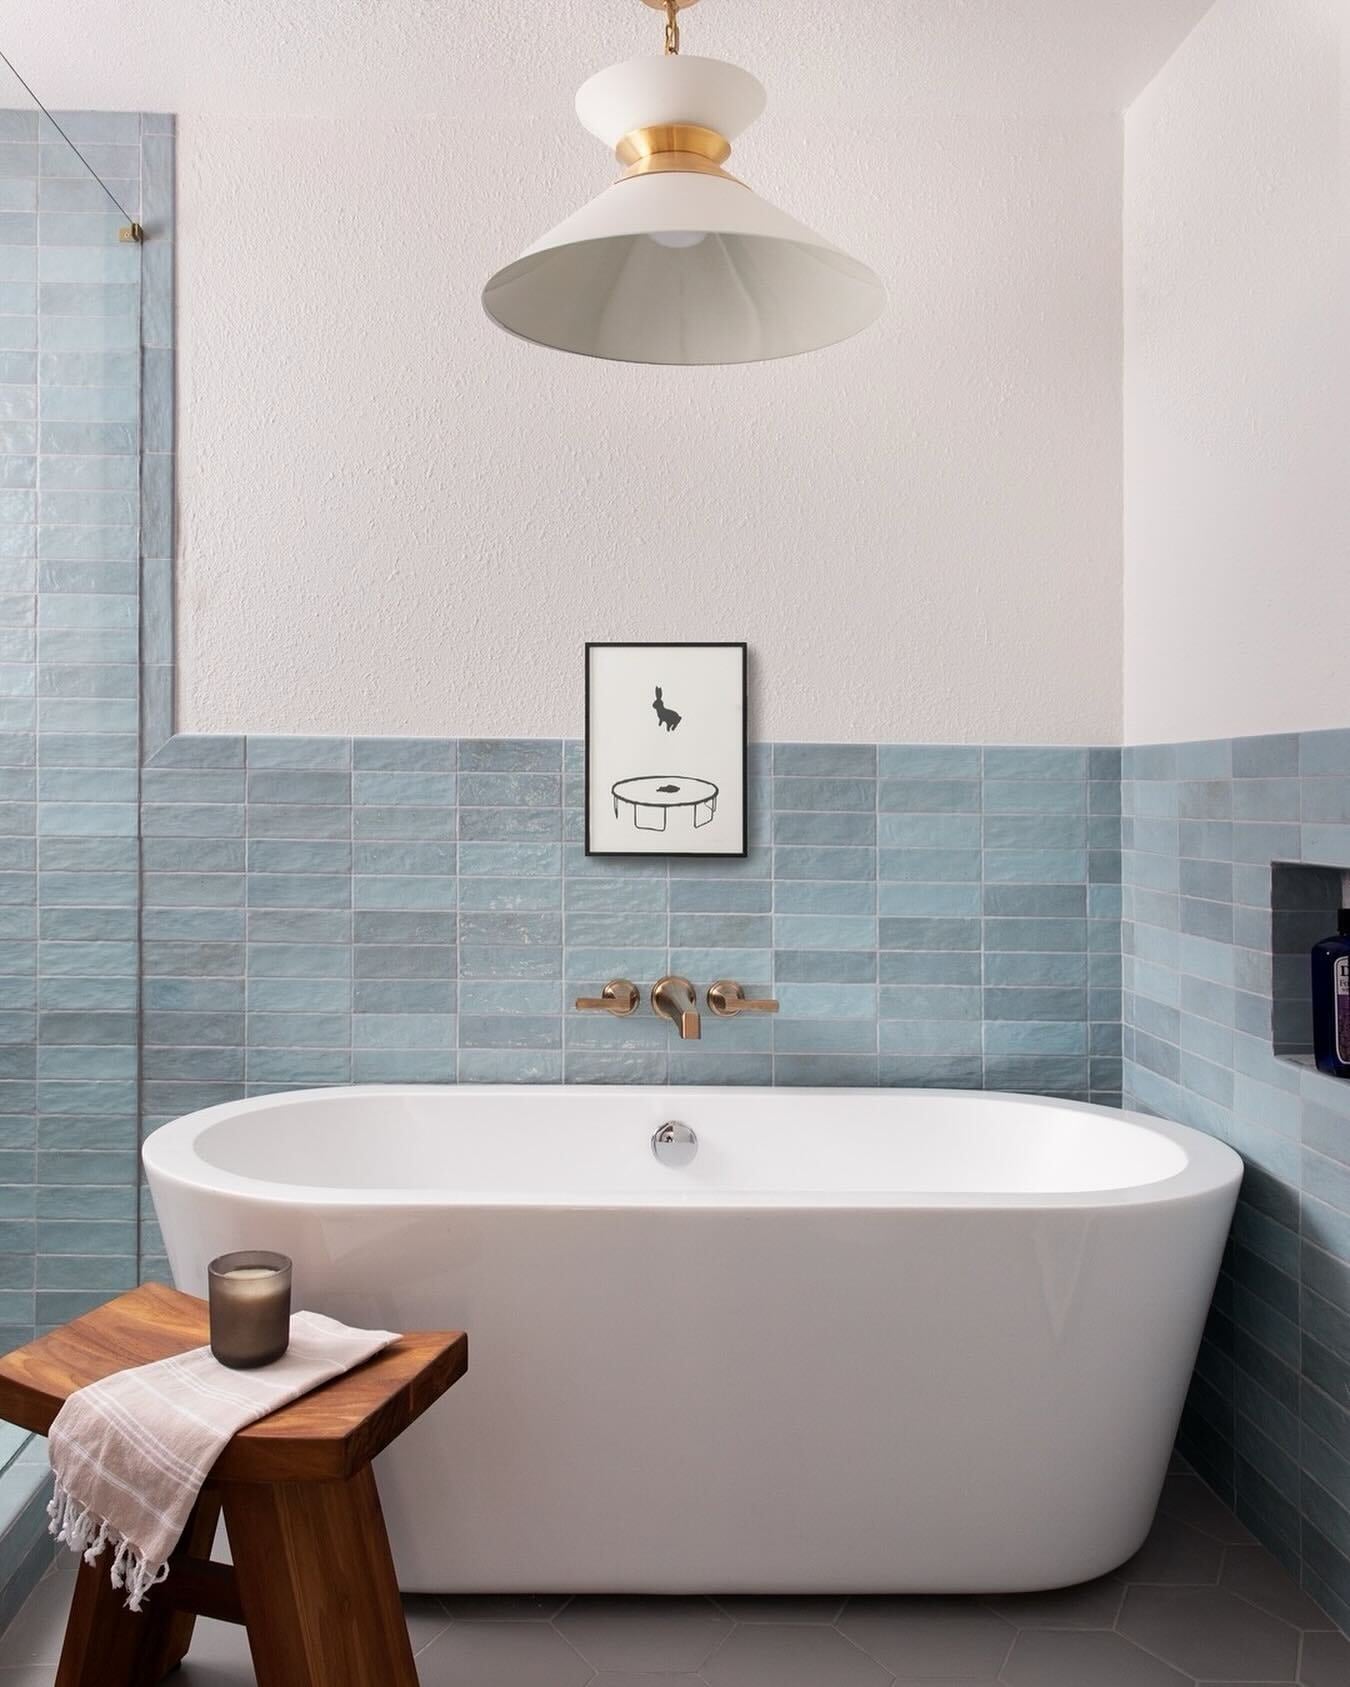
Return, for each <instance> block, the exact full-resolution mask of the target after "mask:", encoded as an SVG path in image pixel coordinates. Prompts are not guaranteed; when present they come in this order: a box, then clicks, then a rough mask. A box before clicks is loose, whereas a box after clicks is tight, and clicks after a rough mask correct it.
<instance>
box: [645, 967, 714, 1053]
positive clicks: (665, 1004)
mask: <svg viewBox="0 0 1350 1687" xmlns="http://www.w3.org/2000/svg"><path fill="white" fill-rule="evenodd" d="M652 1012H653V1013H656V1014H660V1016H661V1018H662V1019H668V1020H670V1022H671V1024H672V1025H674V1027H675V1028H676V1030H677V1031H678V1032H679V1033H680V1036H681V1037H682V1038H683V1039H684V1041H686V1042H696V1041H697V1040H698V1038H699V1037H700V1036H702V1034H703V1031H702V1022H701V1020H700V1019H699V1014H698V991H697V990H695V988H694V986H693V985H692V984H691V983H690V982H689V980H688V979H687V978H681V977H680V976H679V974H678V973H671V974H668V975H667V976H666V977H665V978H658V979H657V981H656V983H655V984H653V985H652Z"/></svg>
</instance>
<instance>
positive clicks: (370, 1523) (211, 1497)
mask: <svg viewBox="0 0 1350 1687" xmlns="http://www.w3.org/2000/svg"><path fill="white" fill-rule="evenodd" d="M207 1339H208V1332H207V1315H206V1303H205V1301H200V1300H194V1299H193V1298H192V1296H191V1295H184V1294H179V1293H178V1292H177V1290H175V1289H166V1288H162V1287H161V1286H160V1285H159V1284H156V1283H147V1284H145V1285H144V1286H143V1287H141V1288H139V1289H133V1290H132V1292H131V1293H130V1294H125V1295H119V1296H118V1298H117V1299H116V1300H112V1301H109V1302H108V1304H107V1305H106V1306H101V1307H100V1308H99V1309H98V1310H97V1311H96V1312H89V1313H86V1314H85V1316H84V1317H83V1318H76V1319H74V1320H73V1322H71V1323H69V1324H66V1325H64V1326H63V1327H62V1328H61V1329H59V1330H53V1331H52V1333H51V1334H50V1335H45V1336H41V1337H40V1338H39V1339H38V1340H37V1341H35V1342H32V1343H30V1344H29V1345H28V1346H27V1347H22V1348H19V1349H18V1351H17V1352H14V1353H11V1354H9V1355H8V1356H7V1357H5V1358H3V1359H0V1417H4V1418H8V1419H9V1420H10V1422H12V1423H17V1424H21V1425H22V1426H23V1428H25V1429H32V1430H36V1431H37V1432H38V1433H39V1434H42V1435H45V1434H46V1432H47V1431H48V1430H49V1429H50V1428H51V1424H52V1419H53V1418H54V1417H55V1416H56V1414H57V1412H58V1411H60V1409H61V1407H62V1405H63V1404H64V1403H65V1400H66V1397H67V1395H69V1394H73V1393H74V1391H75V1390H76V1389H77V1388H83V1387H84V1386H85V1384H86V1383H91V1382H96V1381H97V1380H98V1379H99V1378H100V1377H106V1376H109V1375H111V1373H112V1372H114V1371H121V1370H126V1369H127V1368H128V1367H130V1366H132V1365H145V1364H149V1363H150V1361H151V1360H154V1359H167V1358H169V1357H170V1356H171V1355H172V1354H175V1353H183V1352H185V1351H186V1350H187V1349H188V1348H191V1347H201V1346H202V1345H203V1344H204V1343H205V1342H206V1341H207ZM467 1367H468V1340H467V1338H466V1337H465V1336H464V1335H462V1334H459V1333H455V1332H451V1333H445V1332H437V1333H431V1334H419V1335H405V1336H400V1338H399V1339H398V1341H396V1342H395V1343H394V1344H393V1345H392V1346H391V1347H387V1348H386V1349H385V1350H384V1352H383V1353H380V1354H377V1355H376V1357H375V1358H373V1359H370V1360H368V1361H367V1362H366V1363H365V1364H364V1365H361V1366H360V1367H359V1368H358V1369H356V1370H354V1371H349V1372H348V1373H347V1374H346V1376H342V1377H338V1378H336V1379H335V1380H334V1381H333V1382H330V1383H326V1384H325V1385H324V1386H323V1387H322V1388H319V1389H316V1390H315V1391H314V1392H313V1393H312V1394H307V1395H305V1396H304V1397H303V1398H302V1399H300V1400H296V1401H294V1402H293V1403H292V1404H291V1405H289V1406H283V1407H282V1408H281V1410H280V1411H276V1412H273V1413H272V1414H271V1415H270V1416H268V1417H265V1418H260V1419H259V1421H258V1422H257V1423H254V1424H250V1425H249V1427H248V1428H247V1429H242V1430H240V1432H239V1433H238V1434H237V1435H236V1436H235V1437H234V1439H233V1440H232V1441H231V1442H230V1444H229V1445H228V1446H227V1447H226V1448H225V1450H224V1452H223V1453H221V1455H220V1457H219V1459H217V1461H216V1465H215V1468H214V1469H213V1470H212V1472H211V1476H210V1479H209V1480H208V1482H207V1484H206V1486H205V1487H204V1488H203V1489H202V1492H201V1496H200V1498H199V1499H198V1501H197V1504H196V1506H195V1507H194V1508H193V1511H192V1514H191V1516H190V1517H189V1518H188V1521H187V1525H186V1527H185V1528H184V1530H183V1536H182V1539H181V1540H180V1541H179V1543H178V1547H177V1549H176V1550H175V1552H174V1555H173V1558H172V1560H171V1563H172V1568H171V1570H170V1572H169V1578H168V1580H167V1581H165V1582H163V1583H162V1584H161V1585H160V1586H159V1587H157V1588H155V1589H154V1590H153V1592H152V1593H151V1594H150V1596H149V1598H148V1599H147V1600H146V1604H145V1609H144V1610H143V1611H141V1612H140V1613H139V1614H135V1613H133V1612H131V1611H128V1610H127V1609H126V1605H125V1602H124V1601H125V1595H124V1594H122V1593H119V1592H118V1591H117V1589H115V1588H114V1587H113V1586H112V1583H111V1582H110V1580H109V1578H108V1569H109V1564H110V1561H111V1557H112V1554H111V1551H110V1550H109V1551H106V1552H105V1553H104V1554H103V1556H102V1557H101V1558H99V1559H98V1561H97V1562H96V1563H94V1564H84V1563H81V1565H80V1568H79V1574H78V1576H77V1578H76V1582H75V1596H74V1598H73V1600H72V1601H71V1607H70V1617H69V1619H68V1620H67V1623H66V1638H65V1644H64V1646H63V1647H62V1650H61V1663H60V1667H59V1668H58V1670H57V1673H56V1687H154V1684H155V1683H157V1682H159V1681H162V1680H163V1679H164V1677H165V1676H166V1675H167V1674H168V1673H169V1671H170V1670H172V1669H176V1668H177V1666H178V1665H179V1664H180V1663H181V1662H182V1660H183V1658H184V1657H185V1656H186V1654H187V1650H188V1647H189V1646H190V1645H191V1643H192V1627H193V1623H194V1622H195V1620H196V1618H197V1617H198V1616H206V1617H218V1618H220V1619H222V1620H223V1621H225V1622H232V1623H243V1625H244V1627H245V1628H246V1629H247V1630H248V1643H249V1649H250V1651H251V1652H252V1654H253V1668H254V1672H255V1673H256V1675H257V1678H258V1687H417V1669H416V1667H415V1665H414V1664H413V1656H412V1647H411V1646H410V1644H409V1642H408V1627H407V1623H406V1622H405V1620H404V1616H403V1606H402V1604H401V1603H400V1601H399V1594H398V1582H397V1580H396V1578H395V1575H394V1561H393V1558H392V1557H391V1556H390V1552H389V1538H388V1536H387V1535H386V1533H385V1528H384V1517H383V1515H382V1513H381V1511H380V1496H379V1494H378V1492H377V1491H376V1487H375V1476H374V1473H373V1471H372V1470H371V1468H370V1461H371V1460H372V1459H373V1458H374V1457H375V1455H376V1454H377V1453H378V1452H380V1451H381V1450H382V1449H383V1448H385V1447H387V1446H388V1445H389V1443H390V1442H391V1441H393V1440H394V1439H395V1437H396V1436H398V1435H400V1434H402V1432H403V1431H404V1430H405V1429H406V1428H407V1426H408V1425H409V1424H410V1423H411V1422H412V1421H413V1419H414V1418H417V1417H420V1416H421V1414H422V1413H423V1412H424V1411H426V1409H427V1407H428V1406H430V1405H431V1403H432V1402H433V1401H434V1400H437V1399H439V1398H440V1396H441V1395H442V1394H444V1393H445V1391H446V1389H447V1388H449V1387H450V1385H451V1384H452V1383H454V1382H456V1381H458V1379H459V1378H460V1377H462V1376H463V1375H464V1372H465V1370H466V1369H467ZM222 1508H223V1510H224V1513H225V1527H226V1530H227V1531H228V1533H229V1537H230V1549H231V1554H232V1556H233V1558H234V1565H233V1568H232V1567H231V1566H230V1565H228V1564H213V1563H212V1562H211V1557H210V1554H211V1542H212V1540H213V1539H214V1537H215V1532H216V1524H217V1522H218V1520H219V1518H220V1514H221V1510H222Z"/></svg>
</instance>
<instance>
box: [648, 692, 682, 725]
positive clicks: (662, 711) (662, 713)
mask: <svg viewBox="0 0 1350 1687" xmlns="http://www.w3.org/2000/svg"><path fill="white" fill-rule="evenodd" d="M652 708H654V709H655V710H656V718H657V720H658V721H659V722H660V723H661V725H662V726H664V727H665V729H666V731H667V732H674V730H675V728H676V727H677V726H678V725H679V724H680V716H679V715H677V714H676V713H675V711H674V709H668V708H667V707H666V706H665V704H664V703H663V702H662V701H661V687H660V686H659V685H658V686H657V688H656V698H655V700H654V701H653V703H652Z"/></svg>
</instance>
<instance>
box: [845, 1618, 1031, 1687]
mask: <svg viewBox="0 0 1350 1687" xmlns="http://www.w3.org/2000/svg"><path fill="white" fill-rule="evenodd" d="M838 1627H839V1630H840V1632H841V1633H842V1634H844V1635H846V1636H847V1637H848V1639H850V1640H852V1641H855V1642H856V1643H857V1644H858V1645H859V1646H861V1647H862V1648H863V1650H864V1651H865V1652H870V1653H871V1655H872V1656H873V1657H874V1658H875V1659H876V1660H877V1662H878V1663H880V1664H882V1665H884V1666H885V1668H887V1669H888V1670H890V1671H891V1673H892V1674H893V1675H894V1676H895V1677H896V1678H897V1679H898V1680H900V1681H904V1682H912V1681H923V1680H925V1679H928V1678H930V1677H931V1678H935V1679H943V1680H949V1681H950V1680H961V1681H975V1680H979V1679H980V1678H981V1677H982V1676H990V1675H997V1674H998V1672H999V1669H1000V1668H1001V1667H1002V1664H1003V1660H1004V1658H1006V1657H1007V1655H1008V1648H1009V1647H1010V1646H1011V1644H1012V1641H1013V1636H1014V1634H1015V1633H1016V1630H1015V1629H1013V1627H1012V1626H1011V1625H1010V1624H1009V1623H1006V1622H1004V1620H1003V1618H1002V1617H999V1616H996V1615H995V1614H994V1612H992V1611H989V1610H986V1609H984V1607H983V1606H981V1605H979V1604H978V1603H977V1602H976V1601H975V1600H973V1599H928V1598H922V1597H914V1598H884V1597H883V1598H862V1599H850V1600H849V1602H848V1604H847V1605H845V1606H844V1610H843V1614H842V1616H841V1617H840V1618H839V1622H838Z"/></svg>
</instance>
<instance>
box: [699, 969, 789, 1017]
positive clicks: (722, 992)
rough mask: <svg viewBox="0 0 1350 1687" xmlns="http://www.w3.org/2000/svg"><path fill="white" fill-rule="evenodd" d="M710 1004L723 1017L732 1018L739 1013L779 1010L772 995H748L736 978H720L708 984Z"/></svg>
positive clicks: (775, 1011) (774, 1011) (773, 1011)
mask: <svg viewBox="0 0 1350 1687" xmlns="http://www.w3.org/2000/svg"><path fill="white" fill-rule="evenodd" d="M708 1006H709V1007H710V1008H711V1009H712V1011H713V1012H714V1013H715V1014H717V1015H718V1016H719V1017H720V1018H722V1019H732V1018H734V1017H735V1016H736V1014H738V1013H777V1012H778V1003H777V1002H776V1001H774V999H773V997H772V996H747V995H746V993H745V991H744V990H743V989H742V988H741V986H740V985H739V984H737V982H736V980H735V979H734V978H719V979H718V981H717V983H716V984H710V985H709V986H708Z"/></svg>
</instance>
